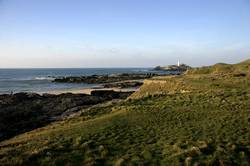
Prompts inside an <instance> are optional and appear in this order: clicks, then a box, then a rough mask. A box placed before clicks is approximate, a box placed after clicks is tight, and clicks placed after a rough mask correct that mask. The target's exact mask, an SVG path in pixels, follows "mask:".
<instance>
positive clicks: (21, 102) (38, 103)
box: [0, 90, 132, 141]
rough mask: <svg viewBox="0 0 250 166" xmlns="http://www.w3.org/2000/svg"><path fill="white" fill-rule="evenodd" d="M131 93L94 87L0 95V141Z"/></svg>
mask: <svg viewBox="0 0 250 166" xmlns="http://www.w3.org/2000/svg"><path fill="white" fill-rule="evenodd" d="M131 93H132V92H114V91H112V90H110V91H100V92H99V90H95V91H93V92H92V94H91V95H86V94H71V93H65V94H60V95H52V94H43V95H39V94H36V93H16V94H13V95H8V94H4V95H0V141H1V140H3V139H7V138H10V137H13V136H15V135H17V134H20V133H24V132H27V131H30V130H33V129H35V128H38V127H42V126H45V125H47V124H48V123H50V122H53V121H56V120H60V118H61V115H62V114H64V115H70V114H71V113H75V112H77V111H80V110H81V109H83V108H86V107H90V106H92V105H95V104H99V103H102V102H105V101H109V100H112V99H125V98H127V97H128V96H129V95H130V94H131Z"/></svg>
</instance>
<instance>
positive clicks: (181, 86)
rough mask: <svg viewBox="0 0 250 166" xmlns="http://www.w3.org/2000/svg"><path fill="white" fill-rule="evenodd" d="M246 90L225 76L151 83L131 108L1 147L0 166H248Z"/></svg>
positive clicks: (242, 81) (118, 107) (92, 113)
mask: <svg viewBox="0 0 250 166" xmlns="http://www.w3.org/2000/svg"><path fill="white" fill-rule="evenodd" d="M249 85H250V79H249V76H248V75H246V76H243V77H237V76H236V77H234V76H233V75H227V74H226V73H225V75H224V76H223V77H219V76H218V75H217V74H187V75H183V76H177V77H160V78H154V79H153V80H149V81H146V83H145V84H144V85H143V86H142V88H141V90H140V91H138V92H136V93H135V94H133V95H132V96H131V97H130V98H129V99H127V100H126V101H123V102H118V103H110V104H107V105H101V106H99V107H92V108H91V109H89V110H87V111H83V113H82V114H81V115H80V116H79V117H75V118H73V119H70V120H66V121H62V122H58V123H54V124H52V125H49V126H47V127H44V128H40V129H37V130H34V131H31V132H29V133H25V134H22V135H19V136H17V137H15V138H13V139H10V140H7V141H4V142H1V143H0V163H1V164H2V165H46V166H47V165H117V166H118V165H249V164H250V158H249V156H250V127H249V126H250V93H249V92H250V89H249V88H250V86H249ZM1 164H0V165H1Z"/></svg>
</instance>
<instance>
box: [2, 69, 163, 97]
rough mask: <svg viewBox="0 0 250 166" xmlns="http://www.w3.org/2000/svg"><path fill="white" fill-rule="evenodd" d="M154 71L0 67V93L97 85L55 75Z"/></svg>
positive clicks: (150, 70)
mask: <svg viewBox="0 0 250 166" xmlns="http://www.w3.org/2000/svg"><path fill="white" fill-rule="evenodd" d="M155 72H157V71H153V70H152V68H78V69H76V68H72V69H69V68H58V69H55V68H53V69H48V68H46V69H41V68H39V69H0V94H10V93H18V92H35V93H42V92H50V91H57V90H67V89H69V90H70V89H77V88H92V87H95V86H98V85H96V84H85V83H79V84H77V83H55V82H53V80H54V79H55V78H56V77H65V76H89V75H106V74H119V73H155ZM161 73H162V72H161Z"/></svg>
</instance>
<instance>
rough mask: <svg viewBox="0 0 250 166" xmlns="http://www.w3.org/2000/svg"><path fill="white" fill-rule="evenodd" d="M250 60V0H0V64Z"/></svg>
mask: <svg viewBox="0 0 250 166" xmlns="http://www.w3.org/2000/svg"><path fill="white" fill-rule="evenodd" d="M245 59H250V0H0V68H19V67H20V68H43V67H44V68H47V67H49V68H51V67H52V68H57V67H59V68H60V67H62V68H74V67H77V68H78V67H154V66H157V65H169V64H175V63H177V61H178V60H180V62H181V63H186V64H188V65H191V66H203V65H211V64H214V63H218V62H225V63H237V62H240V61H243V60H245Z"/></svg>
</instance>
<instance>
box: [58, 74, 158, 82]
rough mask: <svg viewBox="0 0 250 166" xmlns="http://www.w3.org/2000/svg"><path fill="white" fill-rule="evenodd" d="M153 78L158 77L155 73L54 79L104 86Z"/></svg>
mask: <svg viewBox="0 0 250 166" xmlns="http://www.w3.org/2000/svg"><path fill="white" fill-rule="evenodd" d="M153 76H157V74H154V73H146V74H133V73H132V74H129V73H123V74H112V75H92V76H78V77H73V76H71V77H59V78H56V79H54V82H59V83H60V82H61V83H65V82H66V83H87V84H103V83H112V82H120V81H126V80H143V79H148V78H151V77H153Z"/></svg>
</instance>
